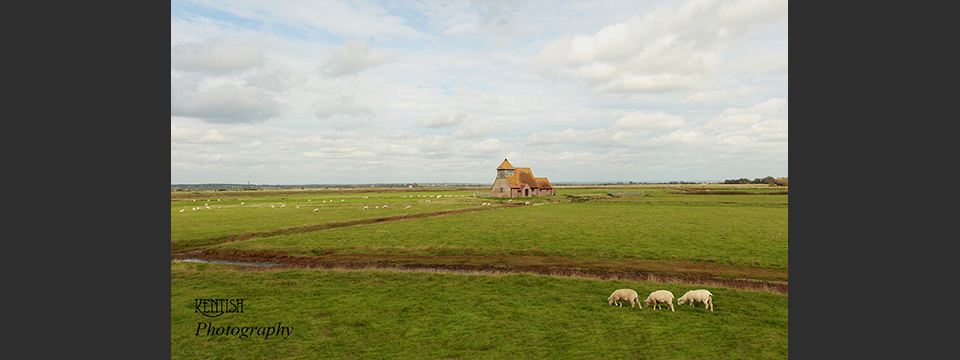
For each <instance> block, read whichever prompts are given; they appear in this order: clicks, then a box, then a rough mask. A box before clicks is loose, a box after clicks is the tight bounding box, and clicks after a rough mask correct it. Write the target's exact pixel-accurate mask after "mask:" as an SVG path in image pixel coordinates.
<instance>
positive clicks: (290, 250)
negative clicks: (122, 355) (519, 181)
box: [171, 185, 789, 359]
mask: <svg viewBox="0 0 960 360" xmlns="http://www.w3.org/2000/svg"><path fill="white" fill-rule="evenodd" d="M482 190H485V189H462V188H453V189H430V190H425V189H409V190H408V189H385V190H379V189H378V190H377V191H371V190H369V189H365V190H356V189H341V190H337V189H323V190H319V189H304V190H299V189H297V190H294V189H284V190H260V191H243V192H241V191H219V192H215V191H191V192H171V260H172V261H171V325H172V326H171V331H172V333H171V351H172V355H173V357H175V358H196V357H202V358H211V357H214V358H216V357H217V356H220V357H222V358H249V357H254V358H286V357H306V358H369V357H373V358H411V357H416V356H415V355H417V354H424V356H425V358H521V357H524V358H528V357H531V356H532V357H546V356H548V355H549V356H551V357H554V358H591V357H599V356H594V355H593V354H604V356H603V357H607V356H613V357H614V358H667V357H672V358H689V357H695V356H696V357H700V356H708V357H712V358H730V359H740V358H751V359H753V358H785V357H786V356H787V308H788V307H787V296H786V282H787V281H788V275H787V274H788V269H789V262H788V260H789V259H788V254H787V249H788V226H787V225H788V222H787V218H788V216H787V213H788V211H787V202H788V201H787V198H788V195H786V188H781V187H767V186H756V185H735V186H730V185H682V186H662V185H659V186H651V185H641V186H623V187H603V188H597V187H595V188H588V187H570V188H558V189H557V195H555V196H546V197H532V198H514V199H512V201H511V199H506V198H489V197H480V198H476V197H473V193H474V191H482ZM621 190H622V191H624V192H639V191H643V196H623V197H614V196H610V195H609V194H610V193H611V191H621ZM361 191H362V192H361ZM241 202H242V203H244V204H243V205H241ZM528 202H529V203H528ZM200 205H202V206H203V208H202V209H199V210H193V209H194V208H196V207H197V206H200ZM271 205H272V206H273V207H271ZM281 205H282V207H281ZM207 206H209V207H210V208H211V209H209V210H208V209H206V207H207ZM363 207H367V208H366V209H364V208H363ZM408 207H409V208H408ZM187 258H196V259H204V260H215V259H222V260H237V261H264V262H274V263H277V262H282V263H285V264H287V265H286V266H279V267H272V268H257V267H243V266H237V265H221V264H199V263H191V262H182V261H179V260H182V259H187ZM391 266H395V267H403V268H406V269H414V268H420V269H424V268H427V269H433V268H436V269H452V270H457V269H460V270H461V271H460V272H461V273H447V272H438V271H433V272H409V271H390V270H376V269H375V268H380V269H382V268H390V267H391ZM347 268H350V269H360V270H344V269H347ZM463 269H467V270H468V271H463ZM469 269H493V270H494V271H493V272H489V273H481V272H471V271H469ZM496 270H502V271H500V272H497V271H496ZM524 272H529V273H534V274H535V273H539V274H554V273H563V274H565V275H564V276H561V277H555V276H540V275H531V274H525V273H524ZM744 278H746V279H755V280H750V281H751V282H757V283H767V284H777V286H776V287H774V288H776V289H778V290H776V291H757V290H756V288H750V287H745V288H744V287H738V286H725V285H723V284H724V282H723V281H741V282H744V281H746V280H743V279H744ZM734 279H736V280H734ZM651 280H653V281H651ZM721 280H722V281H721ZM618 288H631V289H634V290H637V292H638V293H639V294H640V297H641V300H643V298H645V297H646V295H647V294H649V293H650V292H651V291H654V290H659V289H667V290H670V291H672V292H673V293H674V295H675V296H676V297H679V296H681V295H682V294H683V293H684V292H686V291H687V290H692V289H694V288H704V289H709V290H710V291H711V292H713V293H714V296H715V311H714V312H710V311H709V310H705V309H703V305H702V304H698V306H699V307H689V306H687V305H684V306H683V307H678V308H677V309H676V310H677V311H676V312H674V313H671V312H669V310H667V311H663V310H652V309H648V308H647V307H644V308H643V310H639V309H628V308H616V307H610V306H608V305H607V304H606V298H607V296H609V295H610V293H611V292H612V291H613V290H615V289H618ZM761 288H762V289H765V288H766V287H761ZM460 293H462V294H460ZM267 294H269V295H267ZM201 298H244V299H246V300H244V301H245V304H248V305H246V306H247V307H246V308H245V311H244V313H243V314H224V315H223V316H222V317H218V318H212V319H211V318H205V317H203V316H202V315H199V314H196V313H195V312H194V310H195V309H194V299H201ZM254 304H256V305H254ZM674 305H675V306H676V300H674ZM255 308H256V309H257V310H253V309H255ZM630 310H633V311H630ZM228 316H229V317H228ZM228 319H230V320H228ZM202 321H210V322H213V323H214V324H217V323H222V324H224V325H227V324H228V323H232V324H234V325H233V326H246V325H244V324H249V325H260V324H263V325H267V323H270V322H274V323H275V322H277V321H282V322H283V323H284V326H286V325H287V324H288V323H289V324H291V325H290V326H293V327H294V328H295V329H297V330H295V331H294V332H293V334H292V335H290V336H289V337H287V338H285V339H282V340H277V339H274V338H270V339H266V340H265V339H254V338H252V337H251V338H247V339H243V340H240V339H238V338H236V337H230V336H202V335H197V334H195V333H196V332H197V327H198V323H199V322H202ZM691 327H694V328H707V329H709V330H708V331H705V332H704V333H703V334H700V333H697V334H694V333H689V332H684V331H683V329H685V328H691ZM204 331H205V330H204ZM708 334H711V335H708ZM275 340H276V341H275ZM371 344H375V345H371ZM691 344H693V345H692V346H691ZM214 349H216V350H214ZM611 352H612V353H611Z"/></svg>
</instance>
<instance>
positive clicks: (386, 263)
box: [170, 249, 788, 295]
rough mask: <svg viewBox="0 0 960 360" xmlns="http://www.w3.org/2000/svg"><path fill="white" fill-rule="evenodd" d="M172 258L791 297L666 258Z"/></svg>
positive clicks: (783, 286) (753, 278)
mask: <svg viewBox="0 0 960 360" xmlns="http://www.w3.org/2000/svg"><path fill="white" fill-rule="evenodd" d="M170 259H171V260H184V259H199V260H224V261H236V262H271V263H278V264H281V265H278V266H272V267H269V268H259V267H253V268H250V269H263V270H264V271H272V270H277V269H303V268H307V269H385V270H407V271H415V270H435V271H447V272H459V273H491V274H520V273H522V274H535V275H544V276H559V277H579V278H592V279H601V280H608V279H618V280H629V281H653V282H660V283H681V284H690V285H703V286H714V287H726V288H732V289H738V290H752V291H769V292H772V293H776V294H782V295H788V283H787V282H786V281H785V280H787V272H786V271H779V270H770V269H757V268H748V267H740V266H731V265H723V264H715V263H698V262H690V261H666V260H633V259H631V260H624V259H576V258H564V257H555V256H530V255H497V256H478V255H406V254H327V255H312V256H311V255H308V256H291V255H288V254H287V253H286V252H285V251H278V252H271V251H244V250H236V249H230V250H222V251H221V250H212V249H204V250H194V251H186V252H172V253H171V254H170Z"/></svg>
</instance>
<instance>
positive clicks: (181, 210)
mask: <svg viewBox="0 0 960 360" xmlns="http://www.w3.org/2000/svg"><path fill="white" fill-rule="evenodd" d="M407 207H409V206H407ZM180 212H183V209H180Z"/></svg>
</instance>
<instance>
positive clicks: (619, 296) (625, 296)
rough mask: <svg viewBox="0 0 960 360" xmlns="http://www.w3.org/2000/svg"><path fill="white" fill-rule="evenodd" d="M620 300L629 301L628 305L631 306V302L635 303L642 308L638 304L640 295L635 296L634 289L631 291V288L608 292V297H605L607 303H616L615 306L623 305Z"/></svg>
mask: <svg viewBox="0 0 960 360" xmlns="http://www.w3.org/2000/svg"><path fill="white" fill-rule="evenodd" d="M621 301H629V302H630V307H633V304H634V303H636V304H637V307H639V308H640V309H643V307H642V306H640V297H639V296H637V292H636V291H633V290H631V289H619V290H616V291H614V292H613V294H610V297H608V298H607V304H610V305H613V303H617V306H623V304H621V303H620V302H621Z"/></svg>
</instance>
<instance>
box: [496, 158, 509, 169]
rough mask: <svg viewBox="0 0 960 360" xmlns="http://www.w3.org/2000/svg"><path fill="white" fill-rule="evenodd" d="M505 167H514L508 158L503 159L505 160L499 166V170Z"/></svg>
mask: <svg viewBox="0 0 960 360" xmlns="http://www.w3.org/2000/svg"><path fill="white" fill-rule="evenodd" d="M504 169H513V165H510V162H509V161H507V159H503V162H502V163H500V166H497V170H504Z"/></svg>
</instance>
